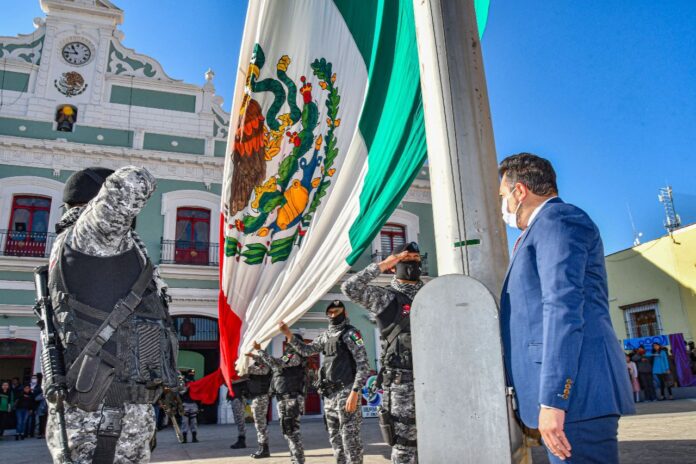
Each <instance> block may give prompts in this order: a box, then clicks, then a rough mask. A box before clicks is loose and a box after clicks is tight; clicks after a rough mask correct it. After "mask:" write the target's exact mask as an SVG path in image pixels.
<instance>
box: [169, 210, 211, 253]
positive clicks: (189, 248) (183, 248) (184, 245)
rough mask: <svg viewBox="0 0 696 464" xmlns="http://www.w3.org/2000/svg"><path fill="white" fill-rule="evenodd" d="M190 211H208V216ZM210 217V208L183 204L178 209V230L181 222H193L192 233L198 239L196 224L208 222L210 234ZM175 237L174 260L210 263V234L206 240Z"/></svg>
mask: <svg viewBox="0 0 696 464" xmlns="http://www.w3.org/2000/svg"><path fill="white" fill-rule="evenodd" d="M190 211H197V212H202V213H207V215H208V217H196V216H194V215H190V213H189V212H190ZM210 218H211V211H210V210H209V209H208V208H196V207H191V206H182V207H180V208H177V210H176V230H177V231H178V230H179V223H180V222H181V221H185V222H188V223H190V224H191V233H192V234H193V236H194V238H196V239H197V238H198V237H196V236H195V230H196V224H197V223H201V222H203V223H205V224H207V225H208V234H210ZM175 235H176V234H175ZM174 239H175V241H174V262H175V263H176V264H194V265H195V264H198V265H207V264H208V258H209V248H210V235H209V236H208V237H205V241H200V240H193V241H191V240H179V239H178V237H176V236H175V237H174Z"/></svg>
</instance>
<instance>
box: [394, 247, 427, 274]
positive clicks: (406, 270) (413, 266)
mask: <svg viewBox="0 0 696 464" xmlns="http://www.w3.org/2000/svg"><path fill="white" fill-rule="evenodd" d="M404 251H408V252H409V253H420V249H419V248H418V244H417V243H416V242H410V243H405V244H403V245H401V246H398V247H396V248H395V249H394V252H393V253H392V254H393V255H398V254H399V253H402V252H404ZM421 274H422V267H421V262H420V261H399V262H398V263H397V264H396V278H397V279H400V280H410V281H417V280H419V279H420V277H421Z"/></svg>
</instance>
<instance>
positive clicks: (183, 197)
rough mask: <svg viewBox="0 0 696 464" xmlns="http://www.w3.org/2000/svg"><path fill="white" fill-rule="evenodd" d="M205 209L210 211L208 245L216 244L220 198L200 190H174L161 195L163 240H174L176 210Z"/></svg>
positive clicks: (218, 231) (218, 228)
mask: <svg viewBox="0 0 696 464" xmlns="http://www.w3.org/2000/svg"><path fill="white" fill-rule="evenodd" d="M186 206H188V207H196V208H206V209H209V210H210V227H209V237H208V242H209V243H217V242H218V234H219V233H220V215H219V214H217V212H218V211H219V210H220V196H219V195H216V194H214V193H209V192H204V191H201V190H175V191H173V192H167V193H165V194H163V195H162V211H161V213H162V215H163V216H164V230H163V231H162V239H163V240H175V239H176V210H177V209H178V208H182V207H186Z"/></svg>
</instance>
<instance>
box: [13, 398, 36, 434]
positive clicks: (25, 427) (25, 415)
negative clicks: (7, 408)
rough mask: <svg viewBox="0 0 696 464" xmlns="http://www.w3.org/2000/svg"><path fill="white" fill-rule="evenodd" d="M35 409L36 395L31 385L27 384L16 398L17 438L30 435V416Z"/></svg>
mask: <svg viewBox="0 0 696 464" xmlns="http://www.w3.org/2000/svg"><path fill="white" fill-rule="evenodd" d="M33 411H34V395H33V394H32V392H31V386H29V385H25V386H24V389H23V390H22V394H21V395H20V396H19V397H18V398H17V399H16V400H15V416H16V417H17V427H16V429H17V431H16V434H15V440H20V439H21V440H24V439H25V438H26V437H27V436H28V435H29V427H30V423H29V416H30V414H31V413H32V412H33Z"/></svg>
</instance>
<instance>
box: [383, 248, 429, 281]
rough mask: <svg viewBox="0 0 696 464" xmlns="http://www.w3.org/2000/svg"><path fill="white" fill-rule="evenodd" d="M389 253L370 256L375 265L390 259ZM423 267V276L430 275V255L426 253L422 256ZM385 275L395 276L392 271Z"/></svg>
mask: <svg viewBox="0 0 696 464" xmlns="http://www.w3.org/2000/svg"><path fill="white" fill-rule="evenodd" d="M389 256H390V255H389V253H380V252H377V253H372V255H371V256H370V257H371V258H372V262H373V263H379V262H382V261H384V260H385V259H387V258H388V257H389ZM421 266H422V275H424V276H427V275H429V274H428V253H424V254H422V255H421ZM385 274H393V272H391V271H387V272H385Z"/></svg>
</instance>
